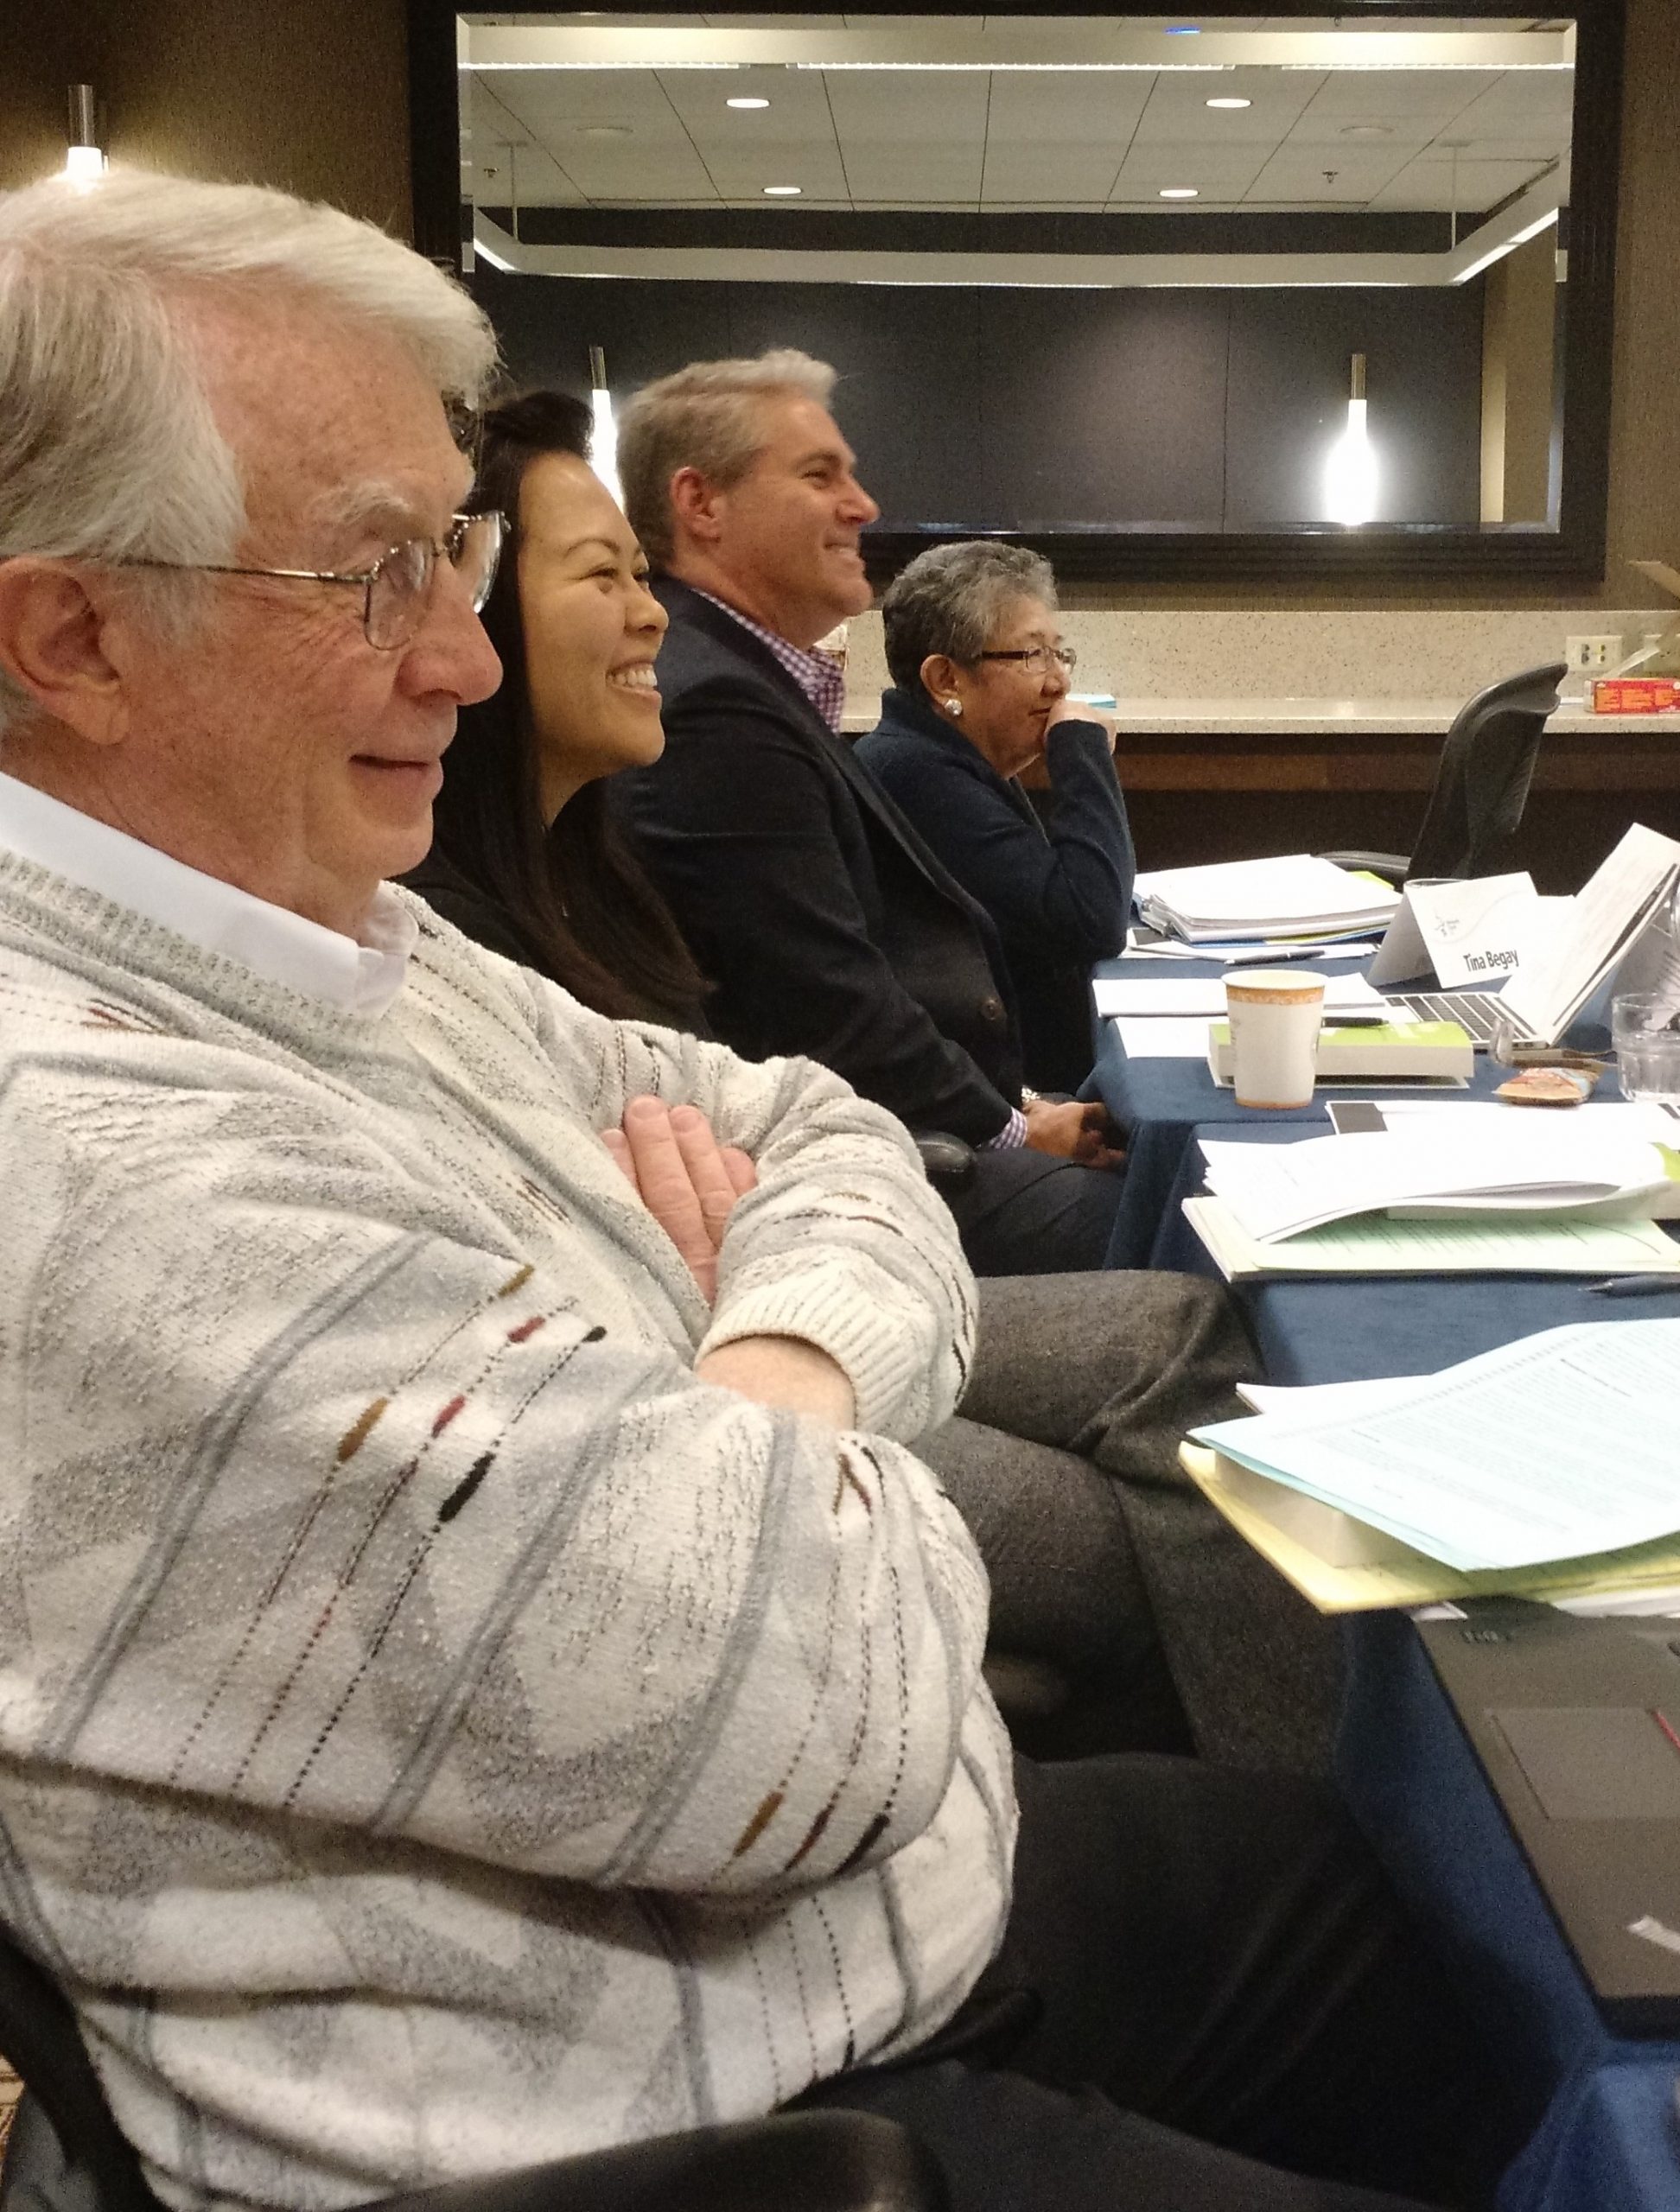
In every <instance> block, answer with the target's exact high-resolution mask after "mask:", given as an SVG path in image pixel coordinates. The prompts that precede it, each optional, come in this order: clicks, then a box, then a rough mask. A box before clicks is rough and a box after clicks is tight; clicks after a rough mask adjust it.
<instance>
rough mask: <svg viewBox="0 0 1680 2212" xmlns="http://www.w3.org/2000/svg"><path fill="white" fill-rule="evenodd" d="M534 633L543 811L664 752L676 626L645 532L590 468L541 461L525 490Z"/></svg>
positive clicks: (530, 633)
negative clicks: (656, 583) (659, 593)
mask: <svg viewBox="0 0 1680 2212" xmlns="http://www.w3.org/2000/svg"><path fill="white" fill-rule="evenodd" d="M646 575H647V563H646V560H645V559H644V558H643V556H642V550H641V548H640V545H638V543H636V537H635V533H634V531H633V530H632V529H631V527H630V525H629V524H628V523H627V521H626V520H625V518H624V517H623V515H622V514H621V513H620V511H619V509H618V508H617V507H616V506H615V505H614V504H613V501H612V499H610V498H609V497H608V493H606V491H605V490H604V489H603V488H602V486H601V483H600V482H599V480H597V479H596V477H595V475H594V474H592V473H591V471H590V469H589V465H588V464H587V462H584V461H579V460H578V459H577V458H576V456H575V455H574V454H563V453H545V454H538V457H537V459H536V460H535V461H532V462H531V466H530V467H528V468H527V469H526V470H525V477H524V480H523V481H522V483H521V485H520V486H519V613H520V617H521V620H523V622H524V625H525V683H526V688H527V690H528V691H529V693H530V697H531V726H532V728H533V729H534V731H535V733H536V737H537V750H538V766H539V773H540V777H541V784H542V795H543V812H544V817H545V818H546V819H547V820H550V821H552V820H553V818H554V817H555V816H556V815H557V813H558V812H559V810H560V809H561V808H562V807H563V805H564V804H565V803H566V801H567V800H568V799H569V798H570V797H571V795H572V793H573V792H574V791H576V790H577V789H578V788H579V787H580V786H581V785H583V784H587V783H591V782H593V781H594V779H595V778H596V777H597V776H610V775H613V774H615V773H616V772H617V771H618V770H619V769H620V768H634V767H640V766H644V765H645V764H646V762H647V761H650V760H658V759H659V754H660V753H661V752H662V751H663V750H664V747H665V732H664V730H663V728H661V727H660V723H659V686H658V684H657V683H656V682H655V681H654V676H653V658H654V655H655V654H656V653H657V652H659V640H660V639H661V638H663V637H664V635H665V626H666V622H667V620H668V618H667V616H666V614H665V609H664V608H663V607H661V606H660V605H659V601H658V600H656V599H655V598H654V597H653V595H652V593H651V592H650V591H649V590H648V588H647V584H646Z"/></svg>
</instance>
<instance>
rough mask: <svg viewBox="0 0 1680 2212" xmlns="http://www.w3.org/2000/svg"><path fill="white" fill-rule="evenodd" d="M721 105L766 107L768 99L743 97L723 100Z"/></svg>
mask: <svg viewBox="0 0 1680 2212" xmlns="http://www.w3.org/2000/svg"><path fill="white" fill-rule="evenodd" d="M723 105H724V106H725V107H768V106H769V105H770V103H769V101H768V100H758V99H744V100H725V101H724V103H723Z"/></svg>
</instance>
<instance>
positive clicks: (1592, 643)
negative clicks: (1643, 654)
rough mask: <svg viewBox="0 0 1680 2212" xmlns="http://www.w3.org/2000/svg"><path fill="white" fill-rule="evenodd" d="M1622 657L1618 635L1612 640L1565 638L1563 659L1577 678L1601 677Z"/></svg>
mask: <svg viewBox="0 0 1680 2212" xmlns="http://www.w3.org/2000/svg"><path fill="white" fill-rule="evenodd" d="M1621 657H1622V641H1621V638H1620V634H1618V635H1617V636H1615V637H1613V638H1566V639H1564V640H1563V658H1564V659H1565V660H1567V661H1568V662H1569V666H1570V668H1571V669H1572V670H1573V671H1574V672H1575V674H1576V675H1577V676H1603V675H1605V674H1606V673H1607V671H1609V670H1611V669H1613V667H1614V666H1615V665H1616V663H1617V662H1618V661H1619V660H1620V658H1621Z"/></svg>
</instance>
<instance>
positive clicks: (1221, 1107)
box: [1087, 959, 1509, 1268]
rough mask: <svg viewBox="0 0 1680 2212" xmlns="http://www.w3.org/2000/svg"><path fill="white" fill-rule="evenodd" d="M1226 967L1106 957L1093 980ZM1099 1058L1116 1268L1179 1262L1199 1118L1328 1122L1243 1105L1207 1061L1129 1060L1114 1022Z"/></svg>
mask: <svg viewBox="0 0 1680 2212" xmlns="http://www.w3.org/2000/svg"><path fill="white" fill-rule="evenodd" d="M1364 965H1365V962H1364V961H1363V960H1321V961H1316V962H1314V974H1316V973H1317V972H1318V970H1319V969H1323V971H1324V973H1325V975H1326V976H1345V975H1346V974H1348V973H1349V971H1350V970H1352V969H1358V968H1361V967H1363V966H1364ZM1091 974H1092V976H1093V977H1098V976H1126V977H1127V978H1129V979H1130V980H1133V981H1138V980H1142V978H1143V977H1145V976H1148V977H1149V978H1150V979H1151V980H1155V981H1161V980H1172V979H1176V978H1180V977H1184V978H1188V977H1191V976H1223V975H1224V974H1225V969H1224V967H1223V966H1222V965H1220V963H1218V962H1216V961H1204V960H1175V961H1173V962H1170V963H1168V962H1167V961H1164V960H1137V959H1131V960H1105V961H1103V962H1102V963H1099V964H1098V966H1097V967H1096V968H1094V969H1092V970H1091ZM1097 1038H1098V1043H1097V1063H1096V1065H1095V1067H1094V1068H1093V1070H1092V1071H1091V1084H1090V1085H1088V1086H1087V1088H1088V1089H1089V1088H1091V1087H1094V1088H1095V1089H1096V1090H1097V1091H1098V1093H1099V1094H1100V1096H1101V1097H1102V1100H1103V1103H1104V1105H1105V1106H1106V1107H1107V1108H1108V1109H1109V1112H1110V1114H1111V1115H1112V1116H1114V1118H1115V1120H1116V1121H1117V1122H1120V1123H1121V1124H1122V1125H1123V1127H1124V1128H1125V1129H1126V1131H1127V1133H1128V1134H1127V1140H1126V1185H1125V1190H1124V1192H1123V1196H1122V1198H1121V1201H1120V1211H1119V1213H1118V1214H1117V1216H1116V1218H1115V1224H1114V1233H1113V1236H1112V1237H1111V1238H1110V1243H1109V1252H1108V1262H1107V1263H1108V1265H1109V1266H1110V1268H1151V1267H1154V1268H1160V1267H1169V1266H1173V1265H1175V1264H1177V1262H1174V1261H1172V1260H1169V1259H1168V1258H1167V1257H1166V1256H1164V1255H1163V1253H1162V1252H1161V1250H1159V1249H1157V1244H1156V1239H1157V1236H1158V1235H1159V1233H1160V1232H1161V1229H1162V1227H1163V1224H1164V1225H1166V1226H1167V1227H1168V1228H1169V1229H1170V1226H1171V1224H1170V1222H1169V1221H1168V1199H1169V1198H1170V1196H1171V1194H1172V1191H1173V1185H1174V1181H1175V1179H1177V1176H1178V1173H1179V1169H1180V1165H1181V1163H1182V1161H1183V1159H1184V1154H1185V1149H1186V1147H1187V1144H1188V1143H1189V1140H1190V1132H1191V1130H1192V1129H1193V1128H1194V1127H1195V1125H1196V1124H1197V1122H1235V1123H1238V1124H1239V1125H1242V1126H1244V1127H1248V1128H1279V1127H1280V1126H1282V1127H1289V1126H1290V1125H1295V1126H1297V1127H1298V1126H1299V1124H1300V1123H1301V1122H1314V1123H1316V1124H1317V1126H1318V1128H1319V1131H1320V1134H1322V1133H1323V1131H1325V1130H1326V1129H1327V1128H1328V1126H1329V1124H1328V1122H1327V1120H1326V1118H1325V1111H1324V1106H1323V1103H1322V1101H1321V1100H1320V1101H1319V1102H1317V1103H1314V1104H1313V1105H1311V1106H1303V1107H1302V1108H1301V1110H1300V1111H1299V1112H1298V1113H1294V1112H1287V1113H1278V1112H1276V1111H1268V1110H1263V1109H1256V1108H1253V1107H1250V1106H1239V1105H1238V1103H1237V1100H1236V1097H1235V1096H1234V1095H1233V1094H1232V1093H1231V1091H1229V1090H1220V1088H1219V1085H1218V1084H1216V1083H1215V1082H1214V1080H1213V1078H1212V1075H1210V1074H1209V1072H1208V1069H1207V1063H1206V1060H1200V1059H1194V1060H1188V1059H1187V1060H1129V1059H1128V1058H1126V1055H1125V1053H1124V1052H1123V1050H1122V1048H1121V1044H1120V1039H1119V1036H1118V1033H1117V1031H1116V1029H1115V1027H1114V1024H1113V1023H1112V1022H1111V1021H1102V1022H1098V1025H1097ZM1507 1073H1509V1070H1498V1069H1490V1068H1488V1067H1487V1066H1486V1063H1485V1062H1481V1061H1479V1062H1478V1064H1477V1069H1476V1074H1475V1077H1474V1079H1473V1082H1472V1084H1471V1086H1470V1089H1469V1090H1468V1091H1466V1092H1462V1093H1460V1092H1455V1091H1445V1092H1443V1093H1442V1094H1441V1095H1442V1096H1446V1097H1456V1096H1466V1097H1476V1096H1481V1097H1486V1096H1487V1095H1488V1093H1489V1092H1490V1091H1492V1089H1493V1088H1494V1086H1495V1085H1496V1084H1498V1083H1499V1082H1500V1081H1502V1080H1503V1078H1504V1076H1505V1074H1507ZM1325 1095H1326V1096H1331V1097H1335V1098H1382V1097H1384V1096H1392V1095H1393V1085H1392V1084H1390V1086H1389V1090H1388V1091H1387V1092H1386V1093H1384V1090H1383V1089H1382V1088H1381V1086H1380V1085H1376V1084H1373V1085H1372V1086H1371V1088H1370V1089H1369V1090H1351V1089H1350V1090H1344V1089H1342V1088H1341V1087H1340V1085H1338V1087H1337V1088H1336V1090H1334V1091H1333V1092H1329V1093H1327V1094H1325Z"/></svg>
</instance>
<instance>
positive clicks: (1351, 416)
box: [1324, 353, 1378, 529]
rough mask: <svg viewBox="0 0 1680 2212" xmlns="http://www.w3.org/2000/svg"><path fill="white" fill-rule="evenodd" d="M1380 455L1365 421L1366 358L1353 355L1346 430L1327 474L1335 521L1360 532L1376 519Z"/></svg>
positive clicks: (1332, 453)
mask: <svg viewBox="0 0 1680 2212" xmlns="http://www.w3.org/2000/svg"><path fill="white" fill-rule="evenodd" d="M1377 474H1378V472H1377V455H1376V454H1375V453H1374V452H1373V451H1372V449H1371V430H1370V426H1369V424H1368V423H1366V420H1365V355H1364V354H1363V353H1356V354H1355V355H1354V356H1353V369H1352V380H1351V397H1349V399H1348V403H1347V428H1346V429H1345V430H1344V431H1343V433H1342V435H1341V436H1340V438H1338V439H1337V441H1336V442H1335V444H1334V445H1333V447H1332V448H1330V459H1329V463H1328V466H1327V467H1326V470H1325V474H1324V499H1325V511H1326V512H1327V515H1328V517H1329V518H1330V520H1331V521H1332V522H1340V523H1345V524H1346V525H1347V526H1348V527H1349V528H1350V529H1357V528H1358V527H1359V524H1361V523H1366V522H1374V521H1375V520H1376V518H1377Z"/></svg>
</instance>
